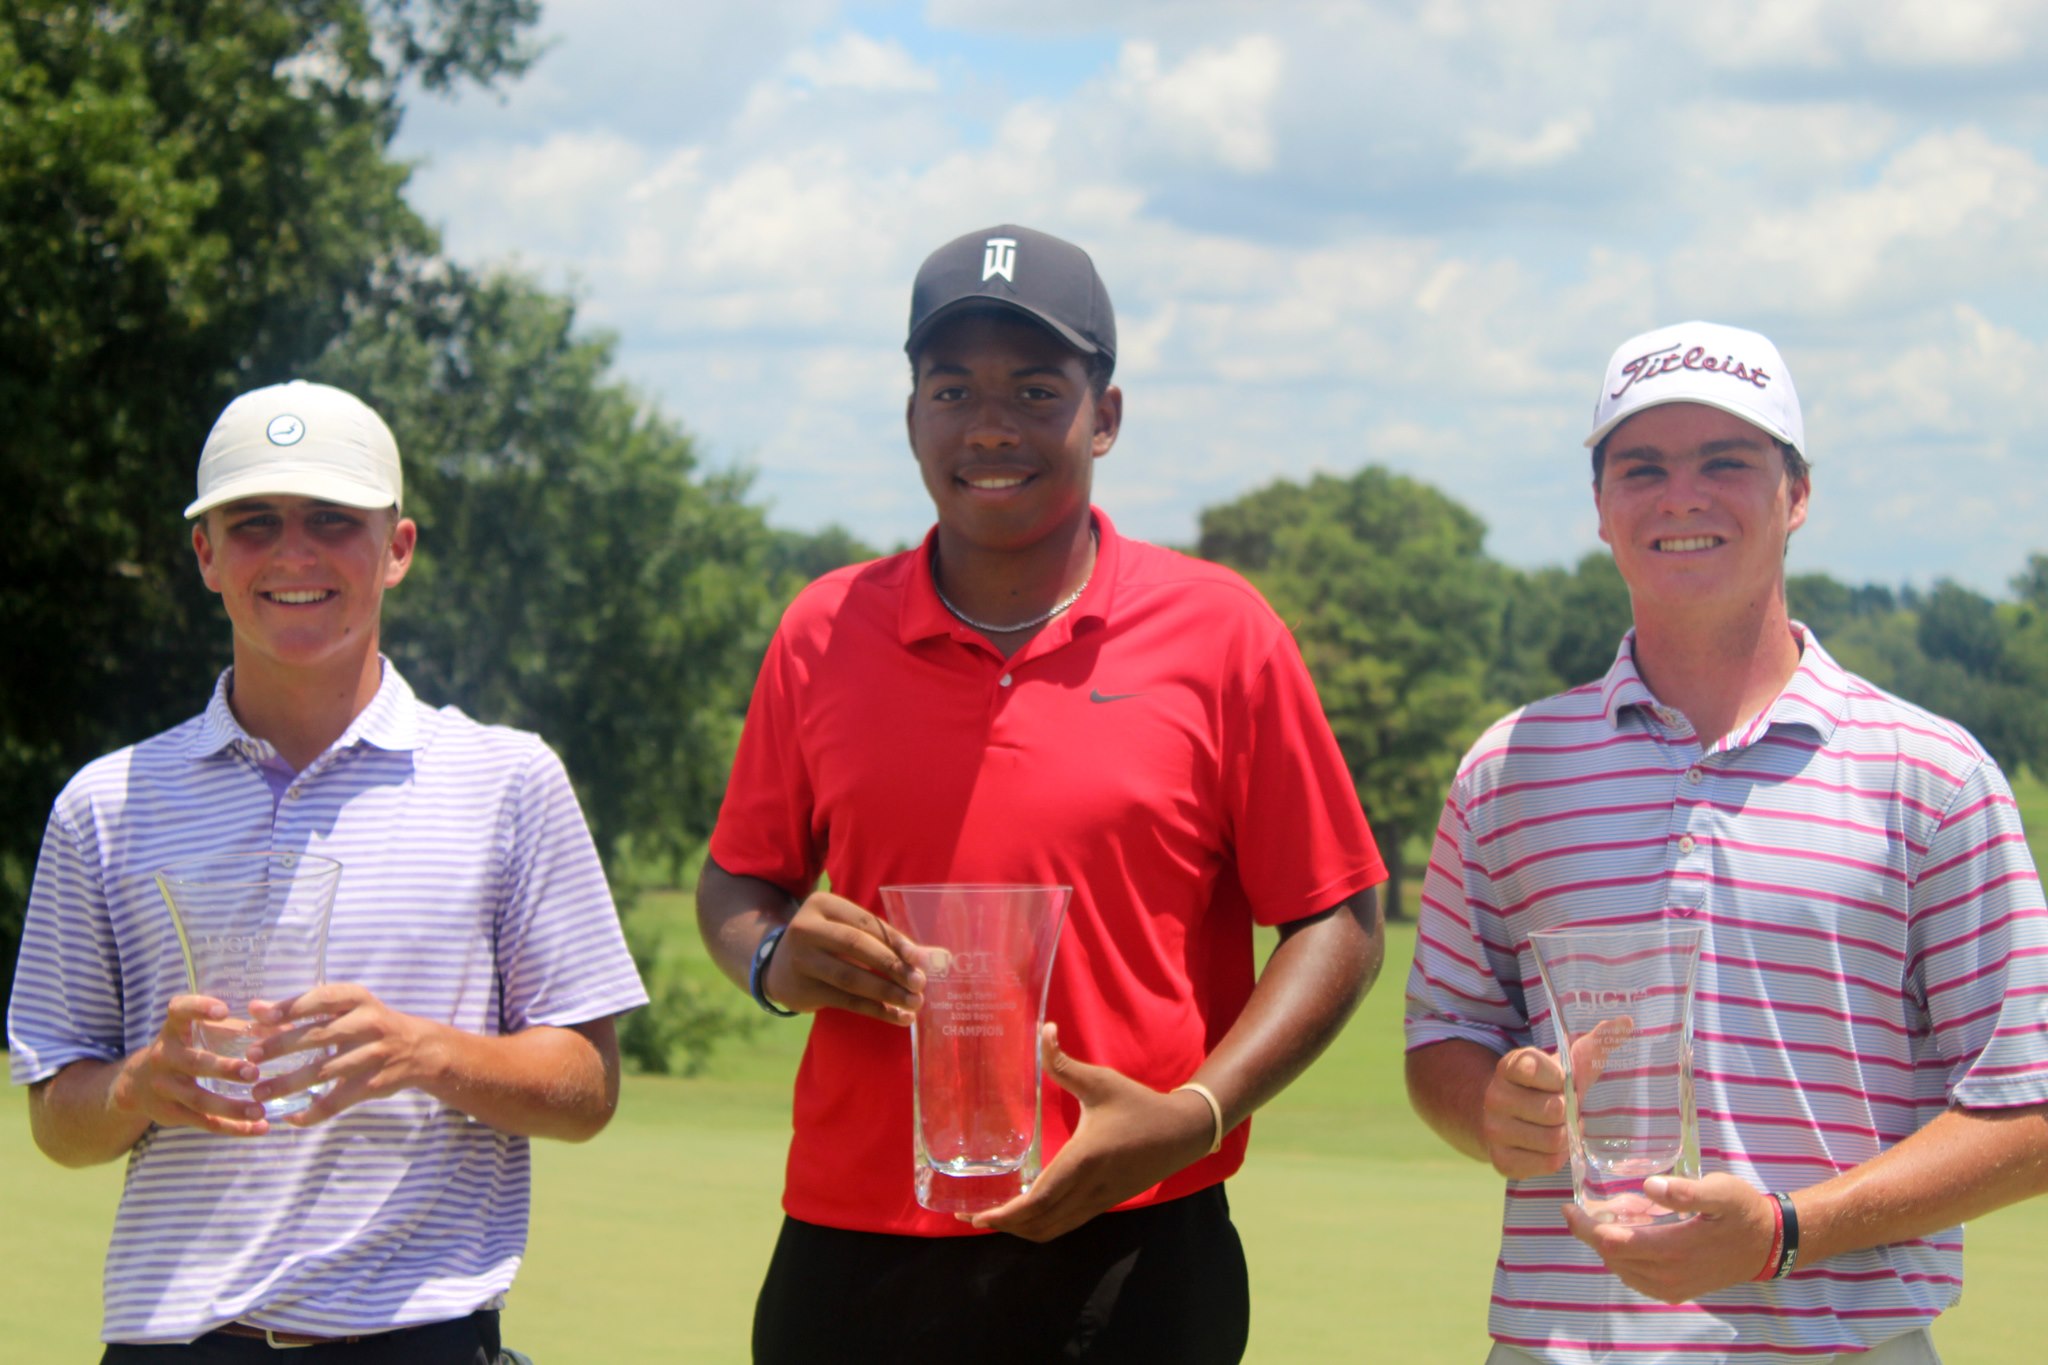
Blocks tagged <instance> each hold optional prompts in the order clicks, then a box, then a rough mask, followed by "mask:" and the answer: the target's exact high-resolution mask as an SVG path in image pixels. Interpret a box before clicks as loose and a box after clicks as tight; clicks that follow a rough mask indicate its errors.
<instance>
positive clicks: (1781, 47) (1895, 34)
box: [1676, 0, 2048, 70]
mask: <svg viewBox="0 0 2048 1365" xmlns="http://www.w3.org/2000/svg"><path fill="white" fill-rule="evenodd" d="M1676 14H1677V16H1678V17H1677V22H1678V23H1679V24H1680V25H1681V27H1682V28H1683V29H1685V30H1686V31H1689V33H1690V34H1691V35H1692V37H1693V38H1694V40H1695V41H1697V42H1698V43H1699V45H1700V49H1701V50H1702V51H1703V52H1704V53H1705V54H1706V56H1707V58H1708V60H1709V61H1712V62H1714V63H1715V64H1717V65H1722V66H1728V67H1737V68H1741V67H1758V68H1769V67H1790V68H1800V67H1804V68H1807V69H1811V70H1831V69H1840V68H1844V67H1848V66H1853V65H1856V64H1859V63H1863V62H1868V63H1871V64H1874V65H1876V66H1879V67H1887V68H1892V69H1898V70H1941V69H1951V68H1953V69H1965V70H1968V69H1977V68H1984V67H1993V66H2007V65H2016V64H2019V63H2022V62H2025V61H2028V60H2029V59H2032V60H2036V61H2038V59H2039V56H2040V49H2041V46H2042V43H2043V40H2044V37H2048V14H2044V13H2043V10H2042V7H2041V5H2040V4H2039V3H2037V0H1721V2H1720V3H1718V4H1714V5H1701V6H1687V7H1685V8H1684V9H1683V10H1678V11H1676Z"/></svg>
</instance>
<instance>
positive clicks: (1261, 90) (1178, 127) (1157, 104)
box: [1115, 33, 1286, 174]
mask: <svg viewBox="0 0 2048 1365" xmlns="http://www.w3.org/2000/svg"><path fill="white" fill-rule="evenodd" d="M1285 65H1286V53H1285V51H1284V49H1283V48H1282V47H1281V46H1280V44H1279V43H1278V42H1277V41H1276V40H1274V39H1273V38H1272V37H1270V36H1269V35H1266V34H1263V33H1254V34H1248V35H1246V36H1245V37H1242V38H1239V39H1238V40H1237V41H1235V42H1233V43H1231V44H1229V45H1228V46H1227V47H1204V48H1197V49H1196V50H1195V51H1194V52H1192V53H1190V54H1189V55H1188V57H1187V58H1186V60H1184V61H1182V62H1181V63H1180V64H1179V65H1177V66H1169V65H1167V64H1166V63H1165V62H1164V61H1163V60H1162V59H1161V57H1160V51H1159V45H1158V44H1157V43H1156V42H1152V41H1149V40H1140V41H1134V42H1128V43H1125V44H1124V46H1123V50H1122V52H1121V53H1120V54H1119V55H1118V57H1117V80H1116V85H1115V91H1116V94H1117V95H1119V96H1120V97H1121V98H1123V99H1124V100H1125V101H1127V102H1128V103H1129V104H1130V105H1131V106H1132V107H1133V108H1134V109H1135V110H1136V111H1137V113H1138V115H1139V118H1140V120H1141V122H1142V124H1143V126H1144V127H1145V129H1146V130H1147V132H1149V133H1150V135H1151V136H1153V137H1155V138H1158V139H1159V140H1160V141H1162V142H1164V143H1165V144H1166V145H1168V146H1170V147H1172V148H1174V149H1175V150H1177V151H1178V152H1180V153H1181V154H1182V155H1184V156H1187V157H1190V158H1192V159H1197V160H1201V161H1208V162H1213V163H1214V164H1216V165H1220V166H1223V167H1224V168H1226V169H1228V170H1232V171H1237V172H1240V173H1245V174H1249V173H1252V172H1256V171H1263V170H1265V169H1266V168H1267V167H1269V166H1271V165H1272V164H1273V134H1272V129H1271V128H1270V127H1269V126H1268V123H1269V117H1270V107H1271V104H1272V100H1273V94H1274V92H1275V91H1276V90H1277V89H1279V86H1280V76H1281V72H1282V70H1283V68H1284V67H1285Z"/></svg>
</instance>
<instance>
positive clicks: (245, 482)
mask: <svg viewBox="0 0 2048 1365" xmlns="http://www.w3.org/2000/svg"><path fill="white" fill-rule="evenodd" d="M403 493H404V479H403V478H402V476H401V475H400V474H399V471H398V441H397V439H396V438H394V437H393V436H392V434H391V428H390V427H387V426H385V425H384V419H383V418H381V417H379V416H378V415H377V414H376V413H374V412H372V411H370V408H369V405H368V404H366V403H364V402H363V400H362V399H360V398H358V397H356V396H355V395H354V394H352V393H345V392H343V391H342V390H340V389H337V388H332V387H330V386H328V385H326V384H311V383H308V382H307V381H305V380H303V379H294V380H293V381H291V382H290V383H289V384H272V385H271V386H270V387H268V388H263V389H252V390H250V391H249V392H248V393H245V394H243V395H242V396H241V397H240V398H237V399H236V400H235V401H234V402H232V403H230V404H228V405H227V407H226V408H224V409H222V410H221V414H220V417H219V418H218V419H217V420H216V421H215V422H214V424H213V430H212V431H210V432H208V433H207V436H206V448H205V449H204V450H202V451H200V452H199V496H198V497H197V498H195V499H194V500H193V502H192V505H191V506H190V507H187V508H186V509H185V515H186V516H187V517H196V516H198V515H199V514H200V513H201V512H205V511H207V510H209V509H211V508H215V507H218V506H220V505H221V504H222V503H224V502H233V501H234V500H235V499H237V498H256V497H264V496H277V495H293V496H297V497H302V498H319V499H320V500H321V501H323V502H334V503H340V504H341V505H342V506H343V507H396V506H399V505H400V503H401V502H402V500H403V498H402V495H403Z"/></svg>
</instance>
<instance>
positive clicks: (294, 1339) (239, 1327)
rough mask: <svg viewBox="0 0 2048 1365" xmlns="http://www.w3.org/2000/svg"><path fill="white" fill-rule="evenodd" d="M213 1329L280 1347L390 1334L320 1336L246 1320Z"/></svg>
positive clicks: (329, 1343)
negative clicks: (276, 1329) (280, 1330)
mask: <svg viewBox="0 0 2048 1365" xmlns="http://www.w3.org/2000/svg"><path fill="white" fill-rule="evenodd" d="M213 1330H214V1331H216V1332H218V1333H219V1334H220V1335H222V1336H224V1337H254V1338H256V1340H258V1341H264V1342H268V1343H269V1344H270V1345H272V1346H274V1347H277V1348H280V1349H284V1348H290V1347H296V1346H340V1345H346V1344H348V1343H350V1342H356V1341H368V1340H370V1339H371V1338H372V1337H381V1336H388V1335H390V1333H389V1331H388V1330H387V1331H383V1332H358V1333H356V1334H354V1335H353V1336H345V1337H322V1336H315V1335H314V1334H312V1333H311V1332H279V1331H274V1330H272V1329H271V1328H268V1327H256V1326H252V1325H251V1324H249V1323H246V1322H230V1323H227V1324H225V1325H223V1326H220V1327H216V1328H214V1329H213Z"/></svg>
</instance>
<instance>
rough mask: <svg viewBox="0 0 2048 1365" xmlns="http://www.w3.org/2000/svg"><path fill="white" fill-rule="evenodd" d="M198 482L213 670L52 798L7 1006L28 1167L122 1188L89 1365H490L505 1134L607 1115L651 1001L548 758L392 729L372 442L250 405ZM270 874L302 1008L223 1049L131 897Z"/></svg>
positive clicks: (510, 1179) (154, 907) (519, 1171)
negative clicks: (222, 660)
mask: <svg viewBox="0 0 2048 1365" xmlns="http://www.w3.org/2000/svg"><path fill="white" fill-rule="evenodd" d="M198 485H199V486H198V493H199V496H198V498H197V499H196V500H194V502H193V503H192V505H191V506H189V507H187V508H186V509H185V515H186V516H187V517H191V518H196V520H195V521H194V522H193V524H192V528H191V536H192V548H193V551H194V553H195V555H196V556H197V559H198V567H199V572H200V574H201V575H202V576H203V577H204V579H205V581H206V585H207V586H208V587H209V588H211V589H212V590H213V591H215V592H217V593H219V594H220V596H221V601H222V605H223V607H224V608H225V610H226V614H227V618H228V622H229V624H230V625H231V627H232V629H233V640H234V648H233V661H234V662H233V666H232V667H231V668H229V669H228V670H227V671H226V672H224V673H223V674H222V675H221V677H220V681H219V682H218V683H217V684H216V686H215V688H214V692H213V696H212V698H211V699H210V701H209V702H208V704H207V706H206V708H205V709H204V710H203V711H202V712H201V713H200V714H199V715H197V716H195V717H194V718H192V719H191V720H188V721H186V722H184V723H183V724H181V725H179V726H176V727H175V728H173V729H170V730H166V731H164V732H163V733H162V734H159V735H156V736H153V737H151V738H149V739H145V740H143V741H142V742H141V743H139V744H135V745H132V746H130V747H128V748H125V749H121V750H119V751H117V752H115V753H112V754H108V755H106V756H105V757H103V758H100V759H97V760H95V761H94V762H92V763H90V764H88V765H87V766H86V767H85V768H84V769H83V770H82V771H81V772H80V773H79V774H78V775H77V776H76V777H74V778H73V779H72V780H71V782H70V783H69V784H68V785H66V787H65V788H64V791H63V792H62V793H61V794H60V795H59V796H58V798H57V801H56V805H55V808H54V809H53V810H52V812H51V815H50V822H49V826H48V828H47V830H46V831H45V833H44V836H43V846H42V851H41V855H40V858H39V861H38V862H37V865H36V876H35V883H34V886H33V888H32V890H31V891H30V893H29V903H28V915H27V921H26V924H25V926H24V928H23V932H22V941H21V958H20V964H19V967H18V969H17V971H16V974H15V981H14V994H13V999H12V1002H11V1005H10V1007H9V1011H8V1033H7V1042H8V1050H9V1053H10V1056H11V1062H12V1071H13V1078H14V1080H15V1081H16V1082H17V1083H18V1084H22V1085H26V1086H28V1087H29V1105H28V1108H29V1118H30V1123H31V1125H32V1127H33V1130H34V1134H35V1140H36V1144H37V1146H39V1147H40V1148H41V1149H42V1150H43V1151H44V1152H45V1153H47V1154H48V1155H49V1156H50V1157H51V1159H53V1160H55V1161H57V1162H59V1163H60V1164H62V1165H66V1166H89V1165H96V1164H99V1163H102V1162H108V1161H115V1160H124V1161H125V1162H126V1163H127V1175H126V1179H125V1181H124V1182H123V1186H122V1194H121V1205H120V1209H119V1211H118V1212H117V1213H116V1215H115V1220H114V1234H113V1241H112V1245H111V1247H110V1248H109V1250H108V1253H107V1262H106V1280H105V1300H106V1301H105V1314H104V1317H103V1319H102V1323H101V1335H102V1338H103V1339H104V1340H105V1341H106V1342H107V1343H108V1345H107V1348H106V1352H105V1354H104V1356H103V1357H102V1361H103V1365H156V1363H157V1362H162V1365H173V1363H174V1362H189V1363H190V1365H227V1363H230V1362H241V1361H267V1360H271V1359H275V1358H277V1352H278V1350H279V1348H285V1347H300V1346H311V1347H317V1348H319V1349H317V1350H314V1351H311V1352H309V1353H308V1358H309V1359H318V1360H320V1361H322V1362H325V1365H497V1362H499V1360H500V1342H499V1330H498V1310H499V1308H500V1306H501V1305H502V1304H503V1302H504V1300H505V1295H506V1292H507V1291H508V1290H509V1288H510V1287H511V1284H512V1279H513V1275H514V1273H515V1272H516V1271H517V1269H518V1267H519V1263H520V1259H521V1256H522V1253H523V1252H524V1249H525V1242H526V1229H527V1206H528V1184H529V1182H528V1175H529V1171H530V1167H531V1158H530V1154H529V1150H528V1139H529V1138H532V1137H554V1138H565V1139H568V1140H571V1141H580V1140H582V1139H585V1138H588V1137H591V1136H592V1135H594V1134H595V1133H597V1132H598V1131H599V1130H600V1129H602V1128H603V1127H604V1126H605V1124H606V1123H607V1122H608V1121H609V1120H610V1118H611V1115H612V1111H613V1108H614V1106H615V1105H616V1104H617V1101H618V1086H619V1053H618V1042H617V1038H616V1035H615V1033H614V1028H613V1022H612V1021H613V1017H614V1016H615V1015H617V1014H619V1013H621V1012H622V1011H624V1010H628V1009H631V1008H633V1007H634V1006H636V1005H640V1004H644V1003H645V1002H646V999H647V996H646V993H645V992H644V991H643V990H642V989H641V986H640V979H639V975H638V973H637V971H636V970H635V968H634V966H633V961H632V957H631V955H630V954H629V953H628V952H627V950H626V946H625V942H624V939H623V936H622V935H621V933H620V931H619V923H618V916H617V913H616V912H615V911H614V909H613V907H612V900H611V893H610V891H609V890H608V889H607V887H606V885H605V879H604V873H603V870H602V868H600V866H599V865H598V860H597V853H596V850H595V849H594V847H593V846H592V843H591V839H590V834H589V831H588V829H587V828H586V827H585V825H584V822H583V815H582V812H581V810H580V809H579V808H578V806H577V802H576V797H575V794H574V792H573V791H572V790H571V789H570V787H569V782H568V778H567V775H566V774H565V773H564V772H563V770H562V765H561V762H560V761H559V760H558V759H557V758H556V757H555V755H554V753H553V752H552V751H551V750H549V748H548V747H547V745H546V744H544V743H543V742H542V741H541V740H540V738H539V737H538V736H535V735H531V734H525V733H522V732H520V731H516V730H507V729H503V728H500V727H496V726H485V725H479V724H477V723H476V722H475V721H473V720H471V719H470V718H469V717H468V716H465V715H464V714H462V712H460V711H458V710H456V709H455V708H454V707H452V706H451V707H433V706H428V705H426V704H425V703H423V702H421V701H419V700H418V699H417V698H416V697H415V696H414V695H413V693H412V690H411V689H410V688H409V687H407V686H406V683H405V680H404V679H403V678H401V677H400V676H399V674H398V671H397V670H396V669H395V668H393V667H392V666H391V664H390V662H389V661H388V660H386V659H385V658H384V657H383V655H382V654H380V653H379V652H378V647H377V646H378V641H379V638H380V635H379V621H380V616H381V611H382V605H383V599H384V593H385V591H386V590H387V589H390V588H394V587H396V586H397V585H398V584H399V582H400V581H401V580H402V579H404V578H405V576H406V572H407V570H408V569H409V568H410V567H411V564H412V558H413V547H414V543H415V540H416V538H417V535H418V532H417V529H416V528H415V526H414V524H413V522H412V520H411V519H410V518H408V517H406V516H404V515H403V514H402V508H401V496H402V492H403V482H402V478H401V473H400V466H399V458H398V445H397V442H396V441H395V440H394V439H393V438H392V435H391V432H390V430H389V429H388V428H387V427H386V426H385V424H384V422H383V421H382V419H380V418H379V417H378V416H377V414H376V413H375V412H373V411H372V410H371V409H370V408H369V407H368V406H367V405H365V404H364V403H363V402H362V401H361V400H359V399H357V398H356V397H355V396H354V395H352V394H348V393H344V392H342V391H341V390H339V389H335V388H330V387H328V386H326V385H322V384H307V383H298V382H294V383H289V384H276V385H271V386H269V387H267V388H262V389H257V390H255V391H253V392H250V393H246V394H243V395H242V396H241V397H240V398H237V399H236V400H235V401H234V402H232V403H230V404H229V405H228V407H227V409H226V410H225V411H224V412H222V414H221V415H220V418H219V420H218V421H217V422H216V423H215V424H214V427H213V430H212V432H211V433H210V434H209V435H208V437H207V440H206V446H205V449H204V451H203V453H202V454H201V456H200V460H199V478H198ZM167 510H168V509H167ZM270 850H284V851H288V852H294V853H300V852H302V853H308V854H315V855H321V856H325V857H329V858H333V859H336V860H338V861H340V862H341V864H342V877H341V883H340V888H339V890H338V892H337V893H336V897H335V904H334V909H333V913H332V918H331V921H330V927H329V931H328V939H327V944H326V967H327V984H325V985H321V986H316V987H314V988H313V989H311V990H308V991H306V992H304V993H303V994H301V995H299V996H297V997H296V998H295V999H292V1000H289V1001H278V1002H274V1003H273V1004H263V1005H258V1006H257V1007H256V1009H255V1011H254V1012H255V1016H256V1022H257V1023H259V1024H265V1025H281V1026H282V1029H281V1031H278V1032H275V1033H272V1034H270V1035H269V1036H267V1037H264V1038H262V1039H260V1040H259V1041H258V1042H257V1043H256V1044H255V1045H254V1046H252V1047H251V1048H250V1049H249V1051H248V1055H247V1056H246V1057H242V1058H236V1057H229V1056H223V1055H220V1054H217V1053H214V1052H210V1051H208V1050H207V1049H206V1048H205V1047H204V1046H203V1044H202V1040H201V1039H200V1038H199V1037H198V1036H197V1035H196V1030H195V1025H196V1024H197V1023H198V1022H199V1021H201V1020H204V1019H220V1018H223V1017H225V1016H226V1014H227V1007H226V1005H225V1003H224V1002H222V1001H220V1000H216V999H211V998H209V997H206V996H201V995H197V994H194V993H193V992H192V990H191V988H190V986H189V985H188V983H187V977H186V971H185V965H184V962H183V960H182V957H181V954H180V952H179V941H178V935H177V933H176V932H175V930H174V928H173V926H172V923H171V920H170V916H169V914H168V913H167V911H166V908H165V906H164V903H163V900H162V898H161V896H160V895H159V894H158V891H157V888H156V886H155V884H154V882H153V879H152V878H153V874H154V873H155V872H156V870H157V869H159V868H161V867H164V866H165V865H167V864H170V863H173V862H179V861H183V860H186V859H191V858H196V857H205V856H214V855H231V854H251V853H258V852H263V851H270ZM306 1051H316V1052H318V1051H324V1052H325V1053H326V1054H327V1055H326V1056H324V1057H323V1058H322V1059H321V1060H320V1061H319V1062H318V1063H317V1065H315V1066H309V1067H307V1068H304V1069H303V1070H301V1071H300V1072H299V1073H298V1074H297V1076H296V1077H277V1078H272V1079H269V1080H261V1079H260V1078H259V1073H258V1070H257V1065H256V1064H257V1063H258V1062H261V1061H265V1060H269V1059H271V1058H274V1057H277V1056H282V1055H286V1054H289V1053H294V1052H306ZM222 1081H227V1082H235V1083H240V1084H243V1085H249V1084H252V1083H253V1091H251V1092H245V1093H244V1094H243V1095H242V1096H241V1097H230V1096H228V1095H225V1094H221V1093H218V1092H217V1090H216V1089H213V1088H209V1087H208V1083H209V1082H212V1083H214V1084H215V1085H218V1083H219V1082H222ZM315 1082H318V1083H321V1084H323V1085H325V1086H327V1087H329V1088H328V1089H327V1090H326V1091H325V1093H324V1094H322V1095H321V1096H320V1097H319V1098H317V1099H314V1100H313V1101H312V1103H311V1105H310V1106H309V1107H308V1108H306V1109H304V1110H303V1111H301V1112H299V1113H297V1114H294V1115H292V1116H291V1117H289V1118H284V1119H275V1118H266V1117H265V1116H264V1105H263V1103H261V1102H263V1101H268V1100H271V1099H274V1098H278V1097H279V1096H281V1095H282V1094H285V1093H290V1092H293V1091H298V1090H303V1089H307V1088H309V1087H310V1086H311V1085H312V1084H314V1083H315Z"/></svg>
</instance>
